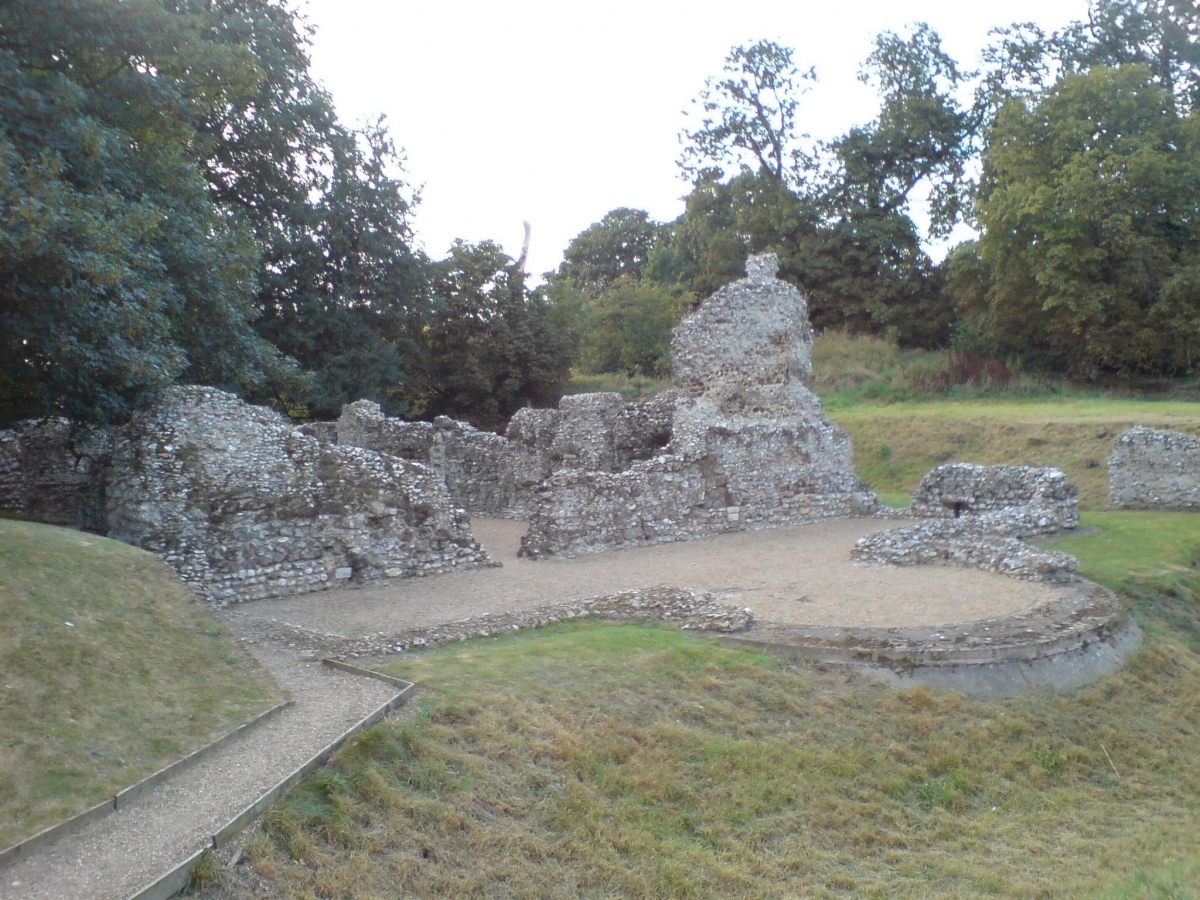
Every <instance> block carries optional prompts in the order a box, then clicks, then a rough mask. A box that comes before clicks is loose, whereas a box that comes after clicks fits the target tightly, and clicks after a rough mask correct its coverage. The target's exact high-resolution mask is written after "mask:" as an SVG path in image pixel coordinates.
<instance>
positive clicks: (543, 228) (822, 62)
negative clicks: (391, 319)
mask: <svg viewBox="0 0 1200 900" xmlns="http://www.w3.org/2000/svg"><path fill="white" fill-rule="evenodd" d="M300 2H301V9H302V10H303V12H304V14H305V15H306V16H307V18H308V19H309V21H310V22H312V24H314V25H315V26H316V27H317V32H316V35H315V38H314V44H313V48H312V57H313V70H314V74H315V75H316V77H317V79H318V80H320V81H322V82H323V83H324V84H325V86H326V87H327V88H328V89H329V91H330V92H331V93H332V95H333V98H334V100H335V102H336V103H337V106H338V111H339V114H340V116H341V117H342V119H343V120H344V121H346V122H348V123H359V122H361V121H362V120H364V119H367V118H374V117H375V116H377V115H379V114H380V113H384V114H386V116H387V119H388V124H389V126H390V129H391V134H392V137H393V139H394V140H395V142H396V144H397V145H398V146H400V147H403V148H404V149H405V151H406V153H407V157H408V162H407V174H408V180H409V181H410V182H411V183H413V184H414V185H417V186H419V187H420V188H421V202H420V205H419V206H417V208H416V210H415V213H414V216H413V226H414V228H415V230H416V233H417V238H418V241H419V243H420V244H421V245H423V246H424V248H425V250H426V252H427V253H429V254H430V256H432V257H434V258H441V257H443V256H445V255H446V253H447V251H448V249H449V247H450V244H451V242H452V241H453V240H454V238H463V239H465V240H468V241H479V240H483V239H489V238H490V239H491V240H494V241H497V242H498V243H500V244H501V245H502V246H503V247H504V248H505V250H506V251H507V252H508V253H509V254H510V255H512V256H514V257H515V256H516V255H517V254H518V253H519V252H520V249H521V240H522V235H523V231H522V222H523V221H525V220H528V221H529V222H530V223H531V224H532V226H533V240H532V245H531V249H530V255H529V263H528V265H527V267H526V268H527V270H528V271H529V273H530V274H531V275H534V276H537V275H540V274H541V273H542V272H545V271H548V270H551V269H554V268H556V267H557V266H558V263H559V262H560V260H561V257H562V252H563V250H564V249H565V248H566V245H567V243H568V242H569V241H570V240H571V238H573V237H574V236H575V235H576V234H578V233H579V232H580V231H582V230H583V229H584V228H586V227H587V226H588V225H590V224H591V223H593V222H596V221H598V220H599V219H600V218H601V217H602V216H603V215H604V214H605V213H606V212H608V211H609V210H611V209H615V208H616V207H620V206H628V207H634V208H637V209H644V210H646V211H648V212H649V213H650V215H651V217H653V218H655V219H658V220H660V221H668V220H671V219H674V218H675V217H676V216H678V215H679V214H680V213H681V212H682V211H683V203H682V200H681V198H682V197H683V195H684V194H686V193H687V184H686V183H685V182H684V181H682V180H681V179H680V178H679V175H678V169H677V167H676V165H675V160H676V159H677V158H678V155H679V142H678V134H679V132H680V130H681V128H682V127H683V126H684V124H685V118H684V115H683V110H684V109H685V108H686V107H688V106H689V105H690V101H691V100H692V99H693V98H695V97H696V96H697V94H698V93H699V92H700V90H701V88H702V87H703V86H704V80H705V78H706V77H708V76H711V75H718V74H719V73H720V71H721V67H722V64H723V62H724V59H725V56H726V55H727V54H728V52H729V50H730V48H731V47H732V46H734V45H735V44H745V43H751V42H753V41H756V40H759V39H762V38H766V39H769V40H774V41H777V42H779V43H781V44H784V45H785V46H790V47H793V48H795V56H794V59H795V62H796V64H797V66H798V67H799V68H801V69H805V68H807V67H808V66H816V68H817V76H818V78H819V79H820V82H819V84H818V85H817V86H816V88H814V90H813V91H812V92H811V93H810V94H808V95H807V97H806V98H805V99H804V101H803V103H802V106H801V109H800V125H801V130H802V131H806V132H808V133H810V134H812V135H813V136H815V137H822V138H831V137H834V136H836V135H838V134H840V133H842V132H843V131H845V130H846V128H848V127H849V126H851V125H854V124H859V123H864V122H867V121H869V120H870V119H871V118H873V116H874V113H875V111H876V109H877V100H876V98H875V96H874V93H873V92H872V91H871V90H870V89H869V88H867V87H865V86H863V85H861V84H860V83H859V82H858V80H857V78H856V73H857V71H858V66H859V65H860V63H861V62H862V61H863V60H864V59H865V58H866V56H867V54H868V53H870V52H871V49H872V39H873V37H874V36H875V35H876V34H877V33H878V32H880V31H883V30H887V29H890V30H893V31H900V30H902V29H904V28H905V27H906V26H907V25H910V24H911V23H913V22H917V21H925V22H928V23H929V24H930V25H931V26H933V28H934V29H935V30H936V31H938V33H939V34H940V35H941V36H942V41H943V46H944V47H945V49H946V50H947V51H948V52H949V53H950V54H951V56H953V57H954V58H955V59H957V60H958V61H959V62H960V63H961V64H962V65H963V66H964V67H968V68H969V67H971V66H973V65H974V63H975V62H976V56H977V54H978V52H979V50H980V49H981V48H982V47H983V46H984V45H985V43H987V32H988V30H989V29H990V28H992V27H994V26H1000V25H1007V24H1011V23H1012V22H1016V21H1035V22H1037V23H1038V24H1040V25H1041V26H1042V27H1043V28H1045V29H1047V30H1051V29H1054V28H1057V27H1060V26H1061V25H1063V24H1065V23H1066V22H1068V21H1070V20H1072V19H1079V18H1083V17H1084V16H1085V15H1086V11H1087V0H1001V2H998V3H992V4H985V3H976V2H971V0H856V2H850V3H844V4H843V3H836V2H829V0H825V2H820V3H816V2H812V0H792V2H780V0H741V2H737V3H730V4H722V5H720V6H718V5H717V4H713V3H706V2H703V0H691V2H678V0H639V2H633V0H602V2H587V0H583V2H581V0H574V2H572V0H525V2H522V0H513V2H509V3H502V2H496V0H398V2H396V0H393V2H387V0H307V2H305V0H300Z"/></svg>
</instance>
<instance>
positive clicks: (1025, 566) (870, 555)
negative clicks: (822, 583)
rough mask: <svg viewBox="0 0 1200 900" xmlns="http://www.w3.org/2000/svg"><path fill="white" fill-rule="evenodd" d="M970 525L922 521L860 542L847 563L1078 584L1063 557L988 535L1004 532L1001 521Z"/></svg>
mask: <svg viewBox="0 0 1200 900" xmlns="http://www.w3.org/2000/svg"><path fill="white" fill-rule="evenodd" d="M993 515H994V514H983V515H979V516H976V517H975V518H973V519H970V520H967V519H926V520H925V521H923V522H918V523H917V524H915V525H908V526H903V527H900V528H896V529H893V530H891V531H878V532H875V533H874V534H868V535H867V536H865V537H862V538H859V539H858V541H857V543H855V545H854V549H853V550H851V551H850V558H851V559H857V560H860V561H862V562H870V563H877V564H882V565H893V566H928V565H945V566H963V567H965V568H972V569H984V570H985V571H988V572H996V573H998V574H1001V575H1008V576H1010V577H1013V578H1021V579H1024V580H1027V581H1048V582H1067V581H1074V580H1075V578H1076V575H1075V570H1076V569H1077V568H1078V561H1077V560H1076V559H1075V557H1073V556H1070V555H1068V554H1066V553H1056V552H1050V551H1045V550H1041V549H1039V548H1037V547H1035V546H1034V545H1032V544H1029V543H1026V542H1025V541H1022V540H1019V539H1018V538H1016V537H1010V536H1006V535H1005V534H1004V533H1002V532H1000V531H997V530H992V528H990V527H989V526H990V525H992V524H995V525H996V526H997V527H998V528H1001V529H1003V528H1006V527H1008V526H1009V525H1010V524H1011V520H1010V519H1009V518H1007V517H1005V516H1003V515H1000V516H995V517H994V522H993Z"/></svg>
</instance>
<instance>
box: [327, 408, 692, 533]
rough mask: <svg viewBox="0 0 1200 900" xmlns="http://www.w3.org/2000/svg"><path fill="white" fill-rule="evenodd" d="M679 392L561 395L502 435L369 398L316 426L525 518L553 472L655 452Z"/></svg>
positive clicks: (465, 496) (497, 514)
mask: <svg viewBox="0 0 1200 900" xmlns="http://www.w3.org/2000/svg"><path fill="white" fill-rule="evenodd" d="M676 393H677V392H674V391H667V392H664V393H663V394H661V395H659V396H657V397H655V398H653V399H651V400H649V401H648V402H646V403H638V404H634V403H626V402H625V401H624V400H623V399H622V398H621V396H620V394H614V393H601V394H580V395H577V396H568V397H563V398H562V401H561V402H560V403H559V406H558V409H522V410H518V412H517V413H516V415H514V416H513V418H512V421H510V422H509V425H508V428H507V430H506V431H505V433H504V435H503V436H501V435H497V434H492V433H491V432H487V431H479V430H478V429H475V428H473V427H472V426H470V425H468V424H466V423H465V422H457V421H455V420H453V419H449V418H446V417H445V416H439V417H438V418H436V419H434V421H433V422H432V423H430V422H407V421H404V420H403V419H396V418H390V417H388V416H385V415H384V414H383V412H382V410H381V409H380V407H379V405H378V404H376V403H372V402H371V401H369V400H359V401H358V402H356V403H351V404H349V405H347V406H346V407H344V408H343V409H342V415H341V418H339V419H338V421H337V423H336V425H333V427H332V429H327V428H325V427H324V423H321V425H320V426H318V427H319V428H320V433H321V434H322V437H323V439H325V440H327V441H330V442H332V443H337V444H343V445H349V446H354V447H364V448H367V449H370V450H376V451H378V452H381V453H389V454H392V455H394V456H399V457H401V458H404V459H410V460H414V461H417V462H421V463H424V464H426V465H429V466H431V467H432V468H434V469H435V470H436V471H438V472H440V473H441V474H442V475H443V477H444V478H445V481H446V488H447V490H448V491H449V493H450V497H451V500H452V501H453V502H454V503H455V504H456V505H457V506H460V507H461V508H463V509H465V510H467V511H468V512H469V513H470V514H472V515H476V516H489V517H493V518H505V519H522V520H523V519H527V518H529V516H530V513H531V511H532V509H533V507H534V503H535V498H536V496H537V493H538V491H539V490H540V488H541V485H542V484H543V483H544V482H545V481H546V480H547V479H548V478H550V477H551V476H552V475H553V474H554V473H555V472H558V471H561V470H567V469H579V468H586V469H590V470H595V471H604V472H618V471H622V470H624V469H626V468H628V467H629V466H630V465H631V464H632V463H633V462H634V461H635V460H638V459H645V458H647V457H649V456H651V455H653V454H654V453H655V452H656V451H657V450H658V449H659V448H660V447H662V446H663V445H664V444H666V443H667V441H668V439H669V437H670V432H671V415H672V412H673V410H674V405H675V397H676ZM305 427H306V428H311V427H312V426H305Z"/></svg>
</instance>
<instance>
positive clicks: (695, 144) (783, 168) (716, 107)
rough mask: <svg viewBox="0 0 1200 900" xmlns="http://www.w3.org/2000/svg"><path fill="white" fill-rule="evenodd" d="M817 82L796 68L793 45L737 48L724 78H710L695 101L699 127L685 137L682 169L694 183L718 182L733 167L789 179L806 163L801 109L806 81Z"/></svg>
mask: <svg viewBox="0 0 1200 900" xmlns="http://www.w3.org/2000/svg"><path fill="white" fill-rule="evenodd" d="M815 80H816V73H815V71H814V70H812V69H809V70H808V71H807V72H801V71H799V70H798V69H797V68H796V66H795V65H794V64H793V62H792V49H791V48H790V47H784V46H782V45H780V44H776V43H774V42H773V41H766V40H763V41H758V42H756V43H754V44H751V45H750V46H748V47H740V46H738V47H734V48H733V49H732V50H731V51H730V52H729V56H727V57H726V58H725V68H724V75H723V77H721V78H716V79H714V78H709V79H708V80H707V81H706V82H705V86H704V89H703V90H702V91H701V92H700V97H699V100H697V101H693V103H694V104H696V105H698V106H699V107H700V109H701V113H700V116H701V118H700V124H699V126H698V127H697V128H696V129H695V130H694V131H684V132H683V134H682V135H680V140H681V141H682V142H683V144H684V149H683V154H682V156H681V157H680V160H679V165H680V168H681V169H682V170H683V171H684V173H685V174H686V175H687V177H688V178H689V179H690V180H692V181H696V180H697V179H699V178H701V177H708V178H715V179H717V180H719V179H721V178H724V177H725V175H726V174H727V169H728V168H729V167H734V174H736V172H738V171H743V172H761V173H763V174H765V175H766V176H768V177H770V178H773V179H775V180H776V181H779V182H783V181H785V180H787V179H788V177H789V176H790V174H791V173H792V172H793V171H795V170H796V169H797V168H798V167H801V166H803V164H804V162H805V155H804V153H803V151H802V150H800V149H799V148H798V147H797V146H796V141H797V140H798V138H799V135H797V134H796V130H795V129H796V109H797V107H798V105H799V97H800V96H801V95H802V94H803V93H804V92H805V91H806V90H807V85H806V84H805V82H809V81H815Z"/></svg>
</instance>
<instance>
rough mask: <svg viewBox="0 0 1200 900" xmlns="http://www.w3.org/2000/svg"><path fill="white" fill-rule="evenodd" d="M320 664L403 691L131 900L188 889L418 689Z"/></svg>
mask: <svg viewBox="0 0 1200 900" xmlns="http://www.w3.org/2000/svg"><path fill="white" fill-rule="evenodd" d="M321 662H322V663H323V664H324V665H326V666H328V667H330V668H333V669H339V670H341V671H343V672H348V673H350V674H352V675H360V676H362V677H364V678H374V679H376V680H377V681H383V682H385V683H387V684H390V685H393V686H395V687H399V688H400V690H399V692H398V693H396V695H395V696H393V697H392V698H391V699H389V700H387V701H386V702H385V703H383V704H382V705H381V706H379V707H378V708H377V709H375V710H373V711H372V712H370V713H369V714H367V715H366V716H364V717H363V718H362V719H360V720H359V721H357V722H355V723H354V724H353V725H351V726H350V727H349V728H348V729H346V730H345V731H344V732H342V733H341V734H340V735H338V736H337V737H336V738H334V739H333V740H332V741H331V742H330V743H329V744H327V745H326V746H325V747H323V748H322V749H321V750H319V751H318V752H317V753H316V754H315V755H313V756H312V757H310V758H309V760H308V761H307V762H305V763H303V764H302V765H300V766H299V767H297V768H296V769H294V770H293V771H292V772H291V773H289V774H288V775H287V776H285V777H284V778H283V780H281V781H280V782H278V783H277V784H276V785H275V786H274V787H272V788H270V789H269V790H267V791H266V792H264V793H263V794H262V795H261V796H260V797H259V798H258V799H257V800H255V801H254V802H253V803H251V804H250V805H249V806H247V807H246V808H245V809H243V810H242V811H241V812H240V813H238V814H237V815H236V816H234V817H233V818H232V819H230V820H229V822H228V823H226V824H225V825H224V826H223V827H222V828H221V829H220V830H219V831H217V832H216V834H214V835H212V837H211V838H210V839H209V840H208V842H207V844H206V845H205V846H204V847H201V848H200V849H199V850H197V851H196V852H195V853H193V854H192V855H191V856H189V857H188V858H187V859H185V860H184V861H183V862H181V863H179V864H178V865H176V866H173V867H172V868H170V869H168V870H167V871H166V872H163V873H162V874H161V875H159V876H158V877H157V878H156V879H154V881H152V882H150V883H149V884H147V885H145V886H144V887H142V888H140V889H138V890H137V891H135V892H134V893H133V894H130V895H129V898H128V900H168V898H170V897H174V896H175V895H176V894H178V893H179V892H180V891H181V890H183V889H184V888H185V887H187V885H188V883H189V882H190V880H191V877H192V871H193V869H195V867H196V864H197V863H199V861H200V859H201V858H202V857H203V856H204V854H205V853H208V852H210V851H212V850H219V849H221V848H222V847H224V846H226V845H227V844H228V843H229V842H230V841H231V840H232V839H233V838H234V837H236V836H237V835H238V834H239V833H240V832H241V831H242V830H243V829H244V828H246V826H248V825H249V824H250V823H251V822H253V821H254V820H255V819H257V818H258V817H259V816H260V815H262V814H263V813H264V812H265V811H266V810H267V808H268V807H270V806H271V805H272V804H273V803H275V802H276V801H277V800H279V799H280V798H281V797H283V795H284V794H286V793H287V792H288V791H290V790H291V789H292V788H294V787H295V786H296V785H298V784H299V783H300V782H301V781H303V780H304V779H305V778H307V777H308V776H309V775H311V774H312V773H313V772H315V771H316V770H317V769H319V768H320V767H321V766H323V765H325V764H326V763H327V762H329V759H330V757H332V756H333V754H335V753H336V752H337V751H338V750H340V749H341V748H342V746H343V745H344V744H345V743H346V742H347V741H348V740H350V738H352V737H354V736H355V735H356V734H358V733H359V732H361V731H364V730H366V729H367V728H370V727H371V726H372V725H375V724H376V723H378V722H379V721H380V720H381V719H383V718H384V716H386V715H387V714H388V713H390V712H392V711H393V710H396V709H399V708H400V707H401V706H403V705H404V704H405V703H407V702H408V700H409V697H410V696H411V695H412V693H413V691H415V690H416V687H417V686H416V685H415V684H413V683H412V682H410V681H405V680H404V679H402V678H396V677H394V676H392V675H386V674H384V673H383V672H374V671H372V670H370V669H364V668H361V667H359V666H354V665H350V664H349V663H344V662H340V661H338V660H333V659H322V660H321Z"/></svg>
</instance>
